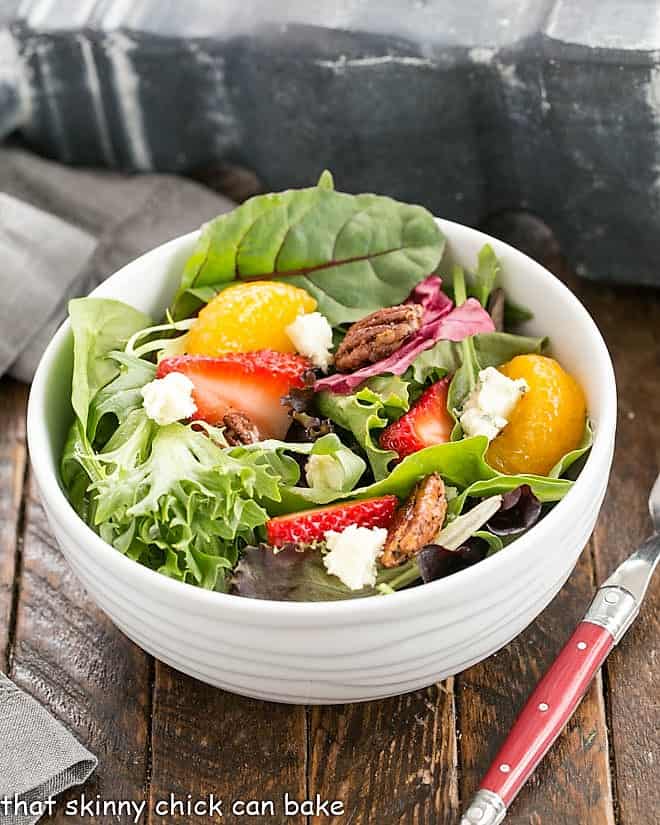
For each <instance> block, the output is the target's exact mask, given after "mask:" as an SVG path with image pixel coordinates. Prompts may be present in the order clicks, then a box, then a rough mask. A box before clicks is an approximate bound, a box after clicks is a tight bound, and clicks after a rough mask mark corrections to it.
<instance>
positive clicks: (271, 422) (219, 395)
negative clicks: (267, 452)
mask: <svg viewBox="0 0 660 825" xmlns="http://www.w3.org/2000/svg"><path fill="white" fill-rule="evenodd" d="M310 368H311V364H310V362H309V361H308V359H307V358H303V357H302V356H300V355H292V354H291V353H286V352H274V351H272V350H259V351H258V352H228V353H226V354H224V355H219V356H217V357H215V358H213V357H211V356H206V355H179V356H175V357H173V358H164V359H163V360H162V361H161V362H160V364H159V365H158V370H157V372H156V377H157V378H163V376H165V375H167V374H168V373H169V372H180V373H183V375H185V376H186V377H188V378H189V379H190V380H191V381H192V383H193V384H194V386H195V389H194V390H193V398H194V400H195V404H196V405H197V413H196V414H195V415H194V416H193V417H194V418H195V419H201V420H203V421H207V422H208V423H209V424H219V423H220V422H221V421H222V419H223V417H224V416H225V414H226V413H227V412H228V411H229V410H241V411H242V412H244V413H246V414H247V415H248V416H249V417H250V418H251V419H252V421H253V422H254V423H255V424H256V426H257V428H258V430H259V434H260V436H261V438H284V436H285V435H286V431H287V429H288V428H289V424H290V423H291V421H290V418H289V414H288V412H289V408H288V407H286V406H285V405H283V404H282V403H280V399H281V398H282V396H284V395H286V394H287V393H288V392H289V390H290V389H291V388H292V387H302V386H304V383H305V381H304V376H305V372H306V371H307V370H309V369H310Z"/></svg>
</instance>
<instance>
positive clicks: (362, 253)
mask: <svg viewBox="0 0 660 825" xmlns="http://www.w3.org/2000/svg"><path fill="white" fill-rule="evenodd" d="M444 244H445V241H444V238H443V235H442V233H441V232H440V230H439V228H438V226H437V224H436V222H435V220H434V218H433V216H432V215H431V214H430V212H428V211H427V210H426V209H423V208H422V207H421V206H412V205H410V204H405V203H399V202H397V201H395V200H392V199H391V198H387V197H382V196H379V195H370V194H365V195H348V194H344V193H340V192H335V191H334V189H333V188H332V185H331V176H329V175H325V176H322V179H321V181H320V182H319V185H318V186H314V187H311V188H309V189H298V190H288V191H286V192H280V193H275V194H269V195H258V196H256V197H254V198H251V199H250V200H248V201H246V202H245V203H244V204H242V205H241V206H239V207H238V208H237V209H235V210H234V211H232V212H229V213H228V214H226V215H221V216H219V217H218V218H215V219H214V220H212V221H211V222H210V223H208V224H206V225H205V226H204V227H203V228H202V233H201V236H200V239H199V241H198V243H197V245H196V247H195V249H194V250H193V252H192V254H191V256H190V258H189V259H188V261H187V263H186V266H185V269H184V272H183V276H182V279H181V285H180V287H179V290H178V292H177V294H176V297H175V299H174V304H173V307H172V314H173V315H174V317H175V318H182V317H185V316H187V315H190V314H191V313H192V312H193V311H194V310H195V309H197V308H198V307H199V305H200V299H203V298H205V297H206V296H207V295H208V294H210V293H209V289H211V290H214V291H217V290H218V289H220V288H222V286H223V285H225V284H226V283H227V282H229V281H233V280H235V279H239V280H241V279H248V280H249V279H275V280H286V281H287V283H291V284H294V285H295V286H299V287H302V288H303V289H306V290H307V291H308V292H309V293H310V294H311V295H313V296H314V298H316V300H317V302H318V309H319V311H320V312H322V313H323V314H324V315H325V316H326V317H327V318H328V320H329V321H330V323H331V324H332V325H333V326H334V325H336V324H340V323H343V322H347V321H356V320H358V319H359V318H362V317H363V316H365V315H367V314H368V313H370V312H373V311H374V310H377V309H380V308H382V307H383V306H390V305H392V304H398V303H401V301H403V300H404V299H405V298H406V297H407V296H408V294H409V293H410V291H411V290H412V289H413V287H414V286H416V284H417V283H419V281H421V280H422V279H423V278H425V277H426V276H427V275H428V274H429V273H431V272H434V271H435V269H436V268H437V266H438V264H439V262H440V258H441V256H442V252H443V249H444ZM200 290H205V291H200Z"/></svg>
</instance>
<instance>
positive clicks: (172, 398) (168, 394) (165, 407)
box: [142, 372, 197, 427]
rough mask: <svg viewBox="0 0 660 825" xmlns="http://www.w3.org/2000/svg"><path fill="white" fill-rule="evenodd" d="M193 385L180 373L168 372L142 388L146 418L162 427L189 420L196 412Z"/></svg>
mask: <svg viewBox="0 0 660 825" xmlns="http://www.w3.org/2000/svg"><path fill="white" fill-rule="evenodd" d="M194 389H195V385H194V384H193V382H192V381H191V380H190V379H189V378H187V377H186V376H185V375H183V373H180V372H168V374H167V375H166V376H165V377H164V378H156V379H154V380H153V381H150V382H149V383H148V384H145V385H144V387H142V398H143V399H144V411H145V412H146V414H147V417H148V418H151V419H152V420H153V421H155V422H156V424H160V425H161V426H162V427H165V426H167V425H168V424H174V422H175V421H181V420H182V419H184V418H190V417H191V416H193V415H194V414H195V413H196V412H197V405H196V404H195V401H194V399H193V395H192V393H193V390H194Z"/></svg>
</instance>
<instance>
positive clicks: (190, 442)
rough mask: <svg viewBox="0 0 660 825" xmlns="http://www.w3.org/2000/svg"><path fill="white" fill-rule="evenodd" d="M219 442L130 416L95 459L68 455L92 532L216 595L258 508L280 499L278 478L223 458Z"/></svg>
mask: <svg viewBox="0 0 660 825" xmlns="http://www.w3.org/2000/svg"><path fill="white" fill-rule="evenodd" d="M220 435H221V434H220V432H219V431H215V430H214V429H213V428H207V432H203V431H200V430H197V429H193V428H192V427H190V426H187V425H184V424H170V425H168V426H166V427H159V426H157V425H155V424H154V423H153V422H152V421H150V420H149V419H148V418H147V417H146V415H145V414H144V411H143V410H133V411H132V412H130V413H129V415H128V416H127V418H126V419H125V420H124V421H123V422H122V423H121V424H120V425H119V427H118V428H117V430H116V431H115V433H114V434H113V436H112V437H111V438H110V440H109V441H108V443H107V444H106V446H105V447H104V448H103V450H101V451H100V452H98V453H94V452H93V451H91V449H88V450H87V451H86V454H84V455H77V456H75V458H76V459H77V460H78V461H79V462H80V463H81V465H82V466H83V467H84V469H85V471H86V473H87V475H88V476H89V477H90V478H91V485H90V492H91V496H92V498H93V502H94V508H93V526H95V527H96V529H98V530H99V533H100V534H101V536H102V537H103V538H104V539H105V540H106V541H107V542H109V543H110V544H112V545H113V546H114V547H115V548H116V549H118V550H120V551H121V552H123V553H125V554H127V555H129V556H130V557H131V558H133V559H135V560H136V561H140V562H142V563H144V564H147V565H148V566H149V567H152V568H154V569H157V570H159V571H160V572H161V573H164V574H166V575H168V576H172V577H174V578H178V579H180V580H181V581H188V582H190V583H192V584H197V585H199V586H201V587H207V588H213V587H222V571H223V570H224V569H225V568H229V567H232V566H233V564H234V563H235V561H236V558H237V550H238V547H239V546H240V544H241V543H248V542H250V541H252V540H254V530H255V529H256V528H257V527H259V526H260V525H262V524H264V523H265V521H266V520H267V518H268V513H267V511H266V510H265V509H264V507H263V506H262V505H261V504H260V503H258V501H261V500H264V499H269V498H273V499H278V498H279V495H280V493H279V491H280V477H279V476H278V475H276V474H275V473H274V472H273V470H272V467H271V465H270V464H269V463H268V462H265V461H263V460H262V456H261V455H260V454H259V453H256V452H255V453H250V452H246V453H244V454H243V455H241V456H240V457H236V456H233V455H231V454H230V452H229V451H228V450H226V449H223V447H222V446H220V444H219V443H218V441H219V436H220Z"/></svg>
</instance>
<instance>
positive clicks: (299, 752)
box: [149, 662, 307, 825]
mask: <svg viewBox="0 0 660 825" xmlns="http://www.w3.org/2000/svg"><path fill="white" fill-rule="evenodd" d="M152 750H153V767H152V775H151V804H150V806H149V807H150V811H151V814H150V820H149V821H150V822H152V823H160V822H163V821H166V822H168V825H173V823H190V822H195V825H203V824H204V823H207V822H218V821H219V820H218V818H217V817H213V816H208V815H206V814H205V812H203V811H201V809H200V813H199V814H198V815H196V816H190V815H188V814H187V813H186V812H185V809H184V811H183V812H182V810H181V808H176V809H175V810H174V811H173V813H172V814H170V815H168V816H167V817H166V819H165V820H163V819H161V818H160V817H158V816H157V815H156V814H157V813H158V810H157V805H158V804H159V803H161V804H162V803H165V804H167V802H168V800H169V799H170V794H173V795H174V798H175V799H176V800H180V801H183V802H184V803H185V801H186V800H187V799H191V800H193V801H196V800H202V801H203V800H207V801H208V800H209V796H210V794H213V795H214V797H215V799H216V800H217V799H222V800H223V803H224V804H223V808H222V810H223V813H224V816H223V818H222V822H226V823H228V824H231V823H234V822H245V821H251V822H268V823H272V824H273V825H276V824H277V823H285V822H286V823H287V825H288V824H289V823H291V825H304V823H306V821H307V820H306V817H304V816H285V815H284V812H283V804H282V803H283V796H284V794H285V792H288V794H289V796H290V797H292V798H293V799H297V800H302V799H304V798H305V794H306V772H305V769H306V731H305V709H304V708H303V707H301V706H292V705H277V704H272V703H269V702H260V701H256V700H254V699H246V698H243V697H240V696H234V695H232V694H230V693H225V692H224V691H222V690H218V689H217V688H213V687H210V686H209V685H205V684H203V683H201V682H198V681H196V680H195V679H192V678H190V677H188V676H185V675H184V674H182V673H179V672H178V671H176V670H173V669H172V668H170V667H168V666H167V665H164V664H162V663H160V662H157V663H156V681H155V691H154V704H153V737H152ZM237 800H242V801H243V802H245V803H247V802H249V801H251V800H256V801H263V800H265V801H268V800H270V801H272V802H273V811H274V813H272V814H271V813H270V812H265V813H264V815H263V817H261V816H256V817H246V816H238V815H237V814H238V813H240V811H239V812H237V814H236V815H235V814H232V807H231V806H232V804H233V803H234V802H236V801H237Z"/></svg>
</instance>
